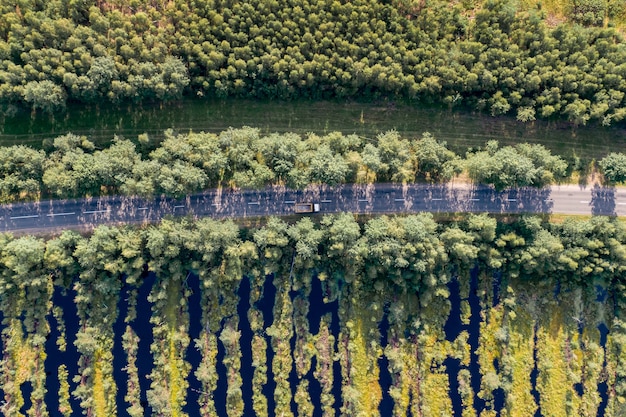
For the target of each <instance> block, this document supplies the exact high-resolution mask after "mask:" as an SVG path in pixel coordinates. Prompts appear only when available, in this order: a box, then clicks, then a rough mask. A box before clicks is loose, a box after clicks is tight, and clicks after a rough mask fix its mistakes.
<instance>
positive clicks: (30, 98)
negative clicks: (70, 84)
mask: <svg viewBox="0 0 626 417" xmlns="http://www.w3.org/2000/svg"><path fill="white" fill-rule="evenodd" d="M23 98H24V100H25V101H26V102H27V103H30V105H31V106H32V107H33V109H41V110H43V111H45V112H47V113H52V112H54V111H55V110H59V109H63V108H65V102H66V100H67V94H66V92H65V89H64V88H63V87H61V86H60V85H57V84H55V83H54V82H52V81H49V80H44V81H30V82H29V83H27V84H26V85H25V86H24V93H23Z"/></svg>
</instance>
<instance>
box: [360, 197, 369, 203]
mask: <svg viewBox="0 0 626 417" xmlns="http://www.w3.org/2000/svg"><path fill="white" fill-rule="evenodd" d="M367 201H369V200H368V199H367V198H359V202H360V203H365V202H367Z"/></svg>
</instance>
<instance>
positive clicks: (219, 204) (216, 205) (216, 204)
mask: <svg viewBox="0 0 626 417" xmlns="http://www.w3.org/2000/svg"><path fill="white" fill-rule="evenodd" d="M211 205H212V206H213V207H219V206H221V205H222V203H212V204H211Z"/></svg>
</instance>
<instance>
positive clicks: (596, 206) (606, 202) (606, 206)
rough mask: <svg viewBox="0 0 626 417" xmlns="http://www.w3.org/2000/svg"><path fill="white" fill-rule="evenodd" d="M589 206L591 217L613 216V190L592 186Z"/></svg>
mask: <svg viewBox="0 0 626 417" xmlns="http://www.w3.org/2000/svg"><path fill="white" fill-rule="evenodd" d="M590 205H591V214H593V215H598V216H600V215H602V216H615V188H612V187H611V188H608V187H600V186H599V185H596V186H594V187H593V188H592V189H591V204H590Z"/></svg>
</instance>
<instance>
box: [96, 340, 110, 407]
mask: <svg viewBox="0 0 626 417" xmlns="http://www.w3.org/2000/svg"><path fill="white" fill-rule="evenodd" d="M101 357H102V351H101V350H100V349H98V350H97V351H96V353H95V355H94V360H93V370H94V377H93V400H94V411H95V414H96V417H106V416H107V415H109V413H107V402H106V395H105V388H104V375H103V372H102V362H101Z"/></svg>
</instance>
